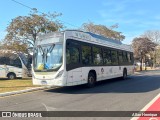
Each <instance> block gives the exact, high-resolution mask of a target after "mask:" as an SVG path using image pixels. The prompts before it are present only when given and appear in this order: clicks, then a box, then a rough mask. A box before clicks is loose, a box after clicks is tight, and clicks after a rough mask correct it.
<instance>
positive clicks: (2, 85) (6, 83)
mask: <svg viewBox="0 0 160 120" xmlns="http://www.w3.org/2000/svg"><path fill="white" fill-rule="evenodd" d="M33 87H37V86H34V85H33V84H32V80H31V79H15V80H7V79H0V93H4V92H11V91H17V90H24V89H27V88H33Z"/></svg>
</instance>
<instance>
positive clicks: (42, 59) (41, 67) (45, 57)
mask: <svg viewBox="0 0 160 120" xmlns="http://www.w3.org/2000/svg"><path fill="white" fill-rule="evenodd" d="M61 65H62V43H61V44H59V43H56V44H48V45H38V46H37V47H36V48H35V49H34V56H33V67H34V71H35V72H45V71H46V72H47V71H57V70H58V69H59V68H60V67H61Z"/></svg>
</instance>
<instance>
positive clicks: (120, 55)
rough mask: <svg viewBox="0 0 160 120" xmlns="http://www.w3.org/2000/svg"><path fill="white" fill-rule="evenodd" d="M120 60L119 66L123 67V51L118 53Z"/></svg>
mask: <svg viewBox="0 0 160 120" xmlns="http://www.w3.org/2000/svg"><path fill="white" fill-rule="evenodd" d="M118 60H119V65H122V64H123V56H122V51H118Z"/></svg>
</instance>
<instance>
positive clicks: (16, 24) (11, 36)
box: [5, 11, 63, 46]
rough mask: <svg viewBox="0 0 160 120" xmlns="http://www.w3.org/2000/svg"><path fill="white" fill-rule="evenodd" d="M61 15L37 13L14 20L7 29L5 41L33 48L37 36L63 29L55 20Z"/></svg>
mask: <svg viewBox="0 0 160 120" xmlns="http://www.w3.org/2000/svg"><path fill="white" fill-rule="evenodd" d="M60 15H61V14H57V13H53V14H50V13H48V14H38V13H37V11H34V12H32V13H30V14H29V15H28V16H18V17H16V18H14V19H13V20H12V21H11V23H10V25H9V26H8V27H7V32H8V33H7V35H6V37H5V41H6V42H8V41H20V43H21V42H23V43H25V44H28V45H29V46H33V45H34V43H35V41H36V39H37V37H38V35H41V34H45V33H49V32H53V31H59V30H60V29H62V28H63V25H62V23H60V22H59V21H57V20H55V18H56V17H58V16H60Z"/></svg>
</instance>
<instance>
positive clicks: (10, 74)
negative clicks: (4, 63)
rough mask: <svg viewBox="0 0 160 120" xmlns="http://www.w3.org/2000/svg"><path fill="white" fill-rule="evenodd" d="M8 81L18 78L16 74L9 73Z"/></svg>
mask: <svg viewBox="0 0 160 120" xmlns="http://www.w3.org/2000/svg"><path fill="white" fill-rule="evenodd" d="M7 76H8V79H10V80H13V79H15V78H16V75H15V74H14V73H9V74H8V75H7Z"/></svg>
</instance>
